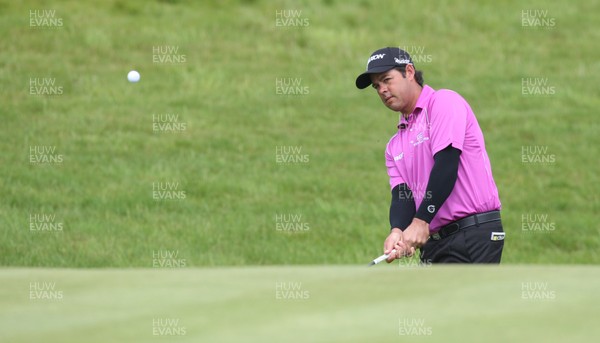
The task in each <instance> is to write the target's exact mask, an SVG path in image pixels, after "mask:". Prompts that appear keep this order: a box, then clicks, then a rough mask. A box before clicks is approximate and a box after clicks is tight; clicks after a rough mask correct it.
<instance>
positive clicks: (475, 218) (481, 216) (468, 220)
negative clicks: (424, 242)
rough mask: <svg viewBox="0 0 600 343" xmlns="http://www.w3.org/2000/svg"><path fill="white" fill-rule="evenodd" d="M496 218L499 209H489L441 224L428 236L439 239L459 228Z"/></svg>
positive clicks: (498, 215) (493, 220) (492, 220)
mask: <svg viewBox="0 0 600 343" xmlns="http://www.w3.org/2000/svg"><path fill="white" fill-rule="evenodd" d="M497 220H500V211H489V212H484V213H477V214H473V215H470V216H468V217H464V218H463V219H459V220H457V221H455V222H452V223H450V224H448V225H446V226H442V228H441V229H439V230H438V232H436V233H433V234H431V235H430V236H429V238H430V239H433V240H434V241H439V240H440V239H444V238H446V237H448V236H451V235H453V234H455V233H457V232H458V231H459V230H462V229H465V228H468V227H470V226H474V225H479V224H483V223H489V222H495V221H497Z"/></svg>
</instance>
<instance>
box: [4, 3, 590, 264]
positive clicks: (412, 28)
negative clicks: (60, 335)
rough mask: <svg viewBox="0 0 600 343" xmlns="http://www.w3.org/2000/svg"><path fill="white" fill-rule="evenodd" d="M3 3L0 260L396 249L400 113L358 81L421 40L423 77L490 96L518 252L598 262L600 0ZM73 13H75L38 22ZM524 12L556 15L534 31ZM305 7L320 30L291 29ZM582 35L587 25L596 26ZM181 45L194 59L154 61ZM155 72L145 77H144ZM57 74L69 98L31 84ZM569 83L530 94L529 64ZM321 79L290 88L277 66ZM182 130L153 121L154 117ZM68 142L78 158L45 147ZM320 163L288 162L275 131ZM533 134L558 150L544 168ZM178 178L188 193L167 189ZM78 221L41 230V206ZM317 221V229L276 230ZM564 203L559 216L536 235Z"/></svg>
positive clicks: (281, 258)
mask: <svg viewBox="0 0 600 343" xmlns="http://www.w3.org/2000/svg"><path fill="white" fill-rule="evenodd" d="M387 4H388V5H387V6H386V5H385V4H384V3H383V2H382V3H378V4H377V5H376V4H375V3H373V2H368V1H344V2H342V1H334V0H330V1H322V2H319V1H301V2H294V3H290V2H287V1H275V2H267V1H258V0H257V1H207V2H194V1H133V0H132V1H121V0H117V1H103V2H100V3H98V4H94V5H93V6H92V5H90V4H87V3H85V2H78V1H61V2H56V3H52V4H47V3H46V2H42V1H25V2H11V1H6V0H5V1H0V32H1V33H2V36H3V37H4V38H3V39H2V41H0V49H1V50H2V51H3V53H2V54H1V55H0V84H1V85H2V86H1V87H2V91H1V92H0V102H1V104H2V106H0V116H1V118H2V119H3V123H4V128H5V129H4V130H1V131H0V148H1V149H2V152H3V153H2V154H1V155H0V163H2V165H3V166H4V168H1V169H0V187H1V189H2V193H3V196H2V198H1V199H0V214H1V215H0V226H1V227H2V229H3V230H2V231H0V232H1V236H0V265H4V266H31V267H149V266H151V264H152V254H153V252H155V251H176V252H178V253H179V255H180V256H182V257H183V258H185V259H186V260H187V263H188V265H189V266H215V265H272V264H355V263H363V262H365V261H369V260H370V259H372V258H373V257H374V256H377V255H378V254H379V253H380V249H381V245H382V242H383V239H384V238H385V236H386V233H387V228H388V223H387V212H388V209H387V206H388V202H389V191H388V187H387V176H386V173H385V167H384V164H383V162H384V161H383V149H384V147H385V143H386V142H387V140H388V138H389V137H390V136H391V135H392V134H393V133H394V127H395V123H396V121H397V116H396V115H395V114H393V113H391V112H389V111H388V110H386V109H385V108H384V107H383V106H381V104H380V103H379V101H378V100H377V98H376V96H375V94H374V93H373V92H372V91H364V92H361V91H358V90H357V89H355V87H354V78H355V76H356V75H357V73H359V72H360V71H361V70H362V68H363V66H364V61H365V59H366V57H367V56H368V54H369V53H370V52H372V51H373V50H375V49H377V48H379V47H382V46H387V45H390V46H394V45H396V46H398V45H401V46H416V47H423V48H424V49H425V50H424V51H425V53H426V54H428V55H430V56H431V57H432V60H431V62H430V63H422V64H421V65H417V67H418V68H419V69H422V70H424V71H425V80H426V83H428V84H430V85H431V86H433V87H434V88H450V89H453V90H456V91H458V92H459V93H461V94H462V95H463V96H464V97H465V98H466V99H467V100H468V101H469V102H470V104H471V105H472V107H473V109H474V111H475V113H476V115H477V117H478V120H479V123H480V125H481V127H482V129H483V131H484V134H485V137H486V143H487V150H488V154H489V156H490V159H491V161H492V167H493V172H494V176H495V180H496V184H497V185H498V187H499V191H500V196H501V200H502V203H503V213H502V215H503V221H504V226H505V230H506V231H507V233H508V235H507V241H506V249H505V253H504V262H505V263H542V264H544V263H547V264H597V263H599V262H600V254H599V253H598V251H599V249H598V248H599V247H600V235H599V233H600V227H599V226H598V223H597V218H596V216H595V215H594V214H595V213H598V212H599V208H598V204H600V201H599V198H598V194H599V190H600V189H599V185H600V180H599V178H598V175H599V174H600V173H599V170H598V166H597V163H595V160H594V156H598V146H600V141H599V140H600V138H599V135H598V132H599V130H598V124H597V121H596V118H595V117H596V115H595V110H596V109H597V108H598V107H599V105H600V100H599V99H600V97H599V95H600V94H599V91H598V87H596V85H597V83H598V81H599V80H598V76H597V75H599V72H600V64H598V62H597V61H596V59H595V56H597V52H598V47H597V45H595V44H592V43H590V42H594V41H596V40H595V39H594V38H597V37H598V35H599V33H600V29H599V28H598V27H597V25H596V24H595V22H596V21H595V16H594V14H595V13H597V12H598V10H599V9H600V3H599V2H598V1H586V2H583V1H576V2H571V3H569V4H566V3H561V2H558V1H554V2H536V1H534V2H531V3H528V4H527V6H524V5H523V4H522V3H520V2H518V1H506V2H503V3H502V4H499V3H493V4H491V3H484V2H480V3H478V4H474V3H473V2H470V1H466V0H464V1H457V2H453V3H452V4H449V3H439V2H433V1H428V2H425V3H406V4H403V5H402V6H399V5H398V4H397V3H395V2H391V1H389V2H387ZM36 9H39V10H42V9H54V10H56V17H59V18H62V19H63V26H62V27H37V28H35V27H34V28H32V27H30V26H29V11H30V10H36ZM527 9H543V10H547V11H548V16H549V17H552V18H555V20H556V26H555V27H552V28H547V27H537V28H528V27H523V26H522V25H521V14H522V11H523V10H527ZM280 10H301V11H302V12H301V17H302V18H306V19H308V23H309V25H308V26H306V27H276V26H275V19H276V18H275V16H276V11H280ZM583 32H585V33H586V34H582V33H583ZM156 46H171V47H177V48H178V49H179V54H180V55H185V57H186V61H185V62H183V63H172V64H171V63H164V64H161V63H153V50H152V49H153V47H156ZM131 69H136V70H138V71H140V73H141V82H140V83H138V84H129V83H128V82H127V81H126V75H127V72H128V71H129V70H131ZM32 77H33V78H53V79H55V82H56V83H57V84H58V85H60V86H61V87H63V91H64V92H63V94H62V95H54V96H48V95H35V94H34V95H31V94H29V81H30V78H32ZM528 77H532V78H547V79H548V82H549V85H550V86H552V87H555V90H556V93H555V94H554V95H551V96H525V95H523V94H522V92H521V81H522V79H523V78H528ZM285 78H288V79H289V78H292V79H295V80H299V79H300V81H301V84H302V86H306V87H308V94H305V95H281V94H277V92H276V90H275V83H276V80H277V79H285ZM165 113H171V114H177V115H178V116H179V120H180V122H184V123H186V125H187V129H186V130H185V131H179V132H153V130H152V125H153V114H165ZM32 146H50V147H55V148H56V150H57V152H58V153H59V154H61V155H62V156H63V158H64V160H63V162H62V163H60V164H56V165H54V164H43V165H35V164H31V163H30V162H29V149H30V147H32ZM290 146H291V147H295V148H300V149H301V151H302V153H301V154H306V155H308V162H306V163H288V164H282V163H277V162H276V150H277V148H278V147H290ZM524 146H538V147H546V148H547V149H548V153H549V154H552V155H554V156H555V158H556V162H555V163H553V164H551V165H543V164H525V163H523V162H522V160H521V158H522V156H521V151H522V147H524ZM166 182H176V183H178V184H179V190H182V191H184V192H185V199H183V200H154V199H153V198H152V187H153V184H154V183H166ZM39 213H42V214H50V215H55V216H56V218H57V219H56V221H57V222H61V223H63V224H64V230H62V231H60V232H33V231H31V230H30V215H31V214H39ZM282 214H285V215H295V216H300V218H301V219H300V220H299V222H298V223H299V224H306V225H307V226H308V227H309V230H307V231H304V232H282V231H278V230H277V222H276V216H277V215H282ZM527 214H541V215H547V216H548V222H549V223H554V224H555V227H556V229H555V230H554V231H542V232H525V231H523V230H522V217H523V215H527Z"/></svg>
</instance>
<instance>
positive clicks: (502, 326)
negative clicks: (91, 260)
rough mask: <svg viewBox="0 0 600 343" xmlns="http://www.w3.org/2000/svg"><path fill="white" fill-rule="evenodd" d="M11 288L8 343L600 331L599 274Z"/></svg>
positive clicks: (155, 280) (150, 279) (209, 278)
mask: <svg viewBox="0 0 600 343" xmlns="http://www.w3.org/2000/svg"><path fill="white" fill-rule="evenodd" d="M581 280H585V282H581ZM0 281H1V282H2V285H3V286H2V289H1V290H0V309H1V310H0V322H1V323H3V328H2V330H0V340H2V341H3V342H15V343H19V342H32V341H39V340H43V341H44V342H48V343H52V342H81V341H86V342H105V341H106V338H107V337H108V336H107V335H110V338H111V339H112V340H113V341H127V342H148V341H153V340H168V341H178V342H180V341H181V342H199V341H201V342H239V341H240V340H243V341H245V342H264V341H286V342H307V341H310V342H373V341H377V340H384V339H387V340H390V339H391V340H393V341H397V340H401V341H404V340H410V341H413V340H414V341H422V342H464V341H465V340H467V341H482V340H485V341H486V342H508V341H510V342H532V341H536V342H537V341H543V342H564V341H572V342H585V341H589V340H593V337H597V336H598V335H599V334H600V332H599V329H598V327H597V326H595V325H594V320H595V319H596V318H597V317H598V315H599V314H600V313H599V310H598V308H599V307H598V305H600V304H599V301H598V297H595V296H593V295H594V294H595V292H596V290H597V289H598V287H599V286H600V272H599V270H598V268H597V267H595V266H531V265H530V266H524V265H521V266H514V265H513V266H502V267H491V268H490V267H484V266H479V267H475V266H472V267H468V266H462V267H449V266H446V267H437V266H435V267H426V268H415V267H398V265H395V266H375V267H373V268H366V267H365V266H333V265H332V266H310V267H309V266H272V267H265V266H263V267H242V268H234V267H215V268H198V269H196V268H189V269H179V270H177V269H171V270H165V269H154V270H153V269H51V268H47V269H38V268H5V269H3V270H1V271H0ZM417 281H418V282H417ZM440 285H443V287H440ZM36 287H37V289H36ZM41 288H46V289H52V290H51V291H43V290H40V289H41ZM390 290H393V291H392V293H390ZM32 292H33V295H32ZM44 296H45V297H46V298H43V297H44ZM53 296H54V297H55V299H48V298H49V297H53ZM31 297H33V298H31ZM155 323H163V324H155ZM164 323H171V325H172V326H169V325H168V324H164ZM161 332H162V333H163V335H160V333H161Z"/></svg>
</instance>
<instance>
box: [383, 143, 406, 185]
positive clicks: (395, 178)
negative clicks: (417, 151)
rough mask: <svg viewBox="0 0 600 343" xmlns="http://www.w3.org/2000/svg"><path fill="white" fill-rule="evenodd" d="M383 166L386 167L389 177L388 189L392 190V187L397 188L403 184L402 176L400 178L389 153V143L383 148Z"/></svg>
mask: <svg viewBox="0 0 600 343" xmlns="http://www.w3.org/2000/svg"><path fill="white" fill-rule="evenodd" d="M385 166H386V167H387V173H388V176H389V177H390V189H394V187H396V186H398V185H399V184H401V183H405V181H404V179H403V178H402V176H400V171H399V170H398V167H397V166H396V163H395V161H394V157H393V156H392V153H391V152H390V143H388V145H387V146H386V148H385Z"/></svg>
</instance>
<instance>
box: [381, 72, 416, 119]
mask: <svg viewBox="0 0 600 343" xmlns="http://www.w3.org/2000/svg"><path fill="white" fill-rule="evenodd" d="M411 71H412V73H411ZM405 74H406V76H405V77H403V76H402V73H400V71H398V70H396V69H391V70H388V71H386V72H384V73H379V74H371V82H372V83H373V88H375V89H376V90H377V94H379V97H380V98H381V101H382V102H383V104H384V105H385V106H386V107H387V108H389V109H390V110H392V111H397V112H402V113H410V112H411V111H412V108H409V107H410V106H411V94H412V93H411V88H410V81H411V79H412V77H413V76H414V70H412V68H407V70H406V72H405Z"/></svg>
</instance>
